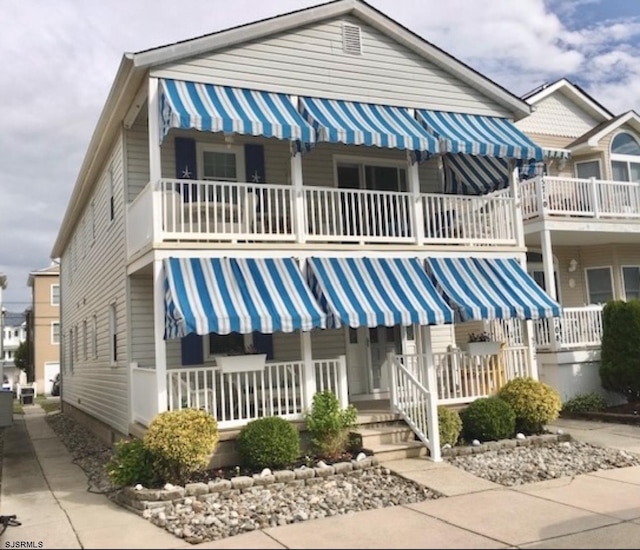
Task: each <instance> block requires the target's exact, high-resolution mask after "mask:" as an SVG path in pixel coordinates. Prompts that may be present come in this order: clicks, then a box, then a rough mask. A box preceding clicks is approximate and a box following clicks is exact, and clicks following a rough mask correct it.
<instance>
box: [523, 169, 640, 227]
mask: <svg viewBox="0 0 640 550" xmlns="http://www.w3.org/2000/svg"><path fill="white" fill-rule="evenodd" d="M521 196H522V217H523V220H524V221H525V223H526V222H527V221H534V220H539V219H573V220H582V221H590V220H610V221H625V222H628V221H637V222H639V223H640V183H637V182H624V181H605V180H596V179H593V178H591V179H577V178H558V177H548V176H545V177H538V178H534V179H531V180H527V181H525V182H523V183H522V184H521Z"/></svg>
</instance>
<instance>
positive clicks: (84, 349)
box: [82, 319, 89, 361]
mask: <svg viewBox="0 0 640 550" xmlns="http://www.w3.org/2000/svg"><path fill="white" fill-rule="evenodd" d="M88 337H89V335H88V334H87V320H86V319H85V320H84V321H82V356H83V357H84V359H85V361H86V359H87V357H88V354H87V346H88V345H89V344H88Z"/></svg>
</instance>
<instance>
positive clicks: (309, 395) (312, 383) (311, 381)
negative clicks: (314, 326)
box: [299, 260, 317, 410]
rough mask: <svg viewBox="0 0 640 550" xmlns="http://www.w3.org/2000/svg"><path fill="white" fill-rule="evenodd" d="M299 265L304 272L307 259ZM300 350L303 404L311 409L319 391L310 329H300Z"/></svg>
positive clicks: (305, 407) (307, 408)
mask: <svg viewBox="0 0 640 550" xmlns="http://www.w3.org/2000/svg"><path fill="white" fill-rule="evenodd" d="M299 265H300V271H302V272H303V273H304V269H305V260H300V264H299ZM300 351H301V357H302V399H303V402H302V406H303V408H304V409H306V410H310V409H311V405H312V404H313V396H314V395H315V394H316V391H317V387H316V373H315V370H314V368H313V350H312V347H311V332H310V331H300Z"/></svg>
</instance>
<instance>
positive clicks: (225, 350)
mask: <svg viewBox="0 0 640 550" xmlns="http://www.w3.org/2000/svg"><path fill="white" fill-rule="evenodd" d="M252 340H253V338H252V335H251V334H247V335H244V334H240V333H239V332H232V333H230V334H215V333H213V332H212V333H211V334H209V358H212V357H213V356H214V355H227V354H232V355H233V354H235V355H242V354H243V353H244V352H245V350H246V349H247V348H248V347H249V346H250V345H251V344H252V343H253V342H252Z"/></svg>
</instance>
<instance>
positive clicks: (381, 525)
mask: <svg viewBox="0 0 640 550" xmlns="http://www.w3.org/2000/svg"><path fill="white" fill-rule="evenodd" d="M25 411H26V414H25V416H24V418H21V417H16V419H15V424H14V426H12V427H11V428H8V429H7V430H6V431H5V446H4V463H3V476H2V488H1V493H0V514H16V515H17V516H18V520H19V521H21V522H22V525H21V526H19V527H9V528H8V529H7V531H6V533H5V534H4V536H2V537H0V541H1V543H0V546H2V547H5V544H6V542H15V543H17V542H21V543H24V542H30V541H31V542H33V543H35V544H37V543H38V542H40V541H42V543H43V545H42V547H43V548H505V547H520V548H638V547H640V467H634V468H621V469H615V470H605V471H599V472H595V473H592V474H587V475H581V476H577V477H575V478H563V479H558V480H551V481H545V482H541V483H534V484H528V485H524V486H521V487H518V488H514V489H508V488H505V487H502V486H500V485H496V484H494V483H490V482H488V481H484V480H482V479H479V478H477V477H475V476H472V475H470V474H468V473H466V472H464V471H462V470H459V469H457V468H454V467H453V466H450V465H449V464H446V463H439V464H433V463H431V462H429V461H428V460H425V459H407V460H398V461H393V462H389V463H387V464H386V466H387V467H389V468H391V469H393V470H394V471H396V472H398V473H400V474H401V475H404V476H406V477H408V478H410V479H413V480H415V481H417V482H419V483H423V484H425V485H427V486H428V487H430V488H432V489H434V490H436V491H439V492H441V493H442V494H444V495H446V498H441V499H438V500H432V501H425V502H421V503H418V504H412V505H407V506H397V507H394V508H382V509H377V510H369V511H366V512H358V513H352V514H347V515H344V516H337V517H332V518H326V519H320V520H312V521H305V522H301V523H296V524H292V525H286V526H283V527H275V528H270V529H265V530H263V531H254V532H251V533H247V534H243V535H238V536H235V537H230V538H227V539H224V540H220V541H216V542H211V543H203V544H199V545H195V546H192V545H189V544H186V543H184V541H181V540H180V539H177V538H175V537H173V536H172V535H169V534H168V533H167V532H165V531H163V530H162V529H160V528H158V527H155V526H154V525H151V523H149V522H147V521H146V520H143V519H141V518H139V517H138V516H136V515H135V514H133V513H131V512H128V511H126V510H123V509H122V508H120V507H118V506H116V505H114V504H113V503H112V502H111V501H109V500H108V499H107V498H106V497H105V496H103V495H96V494H91V493H88V492H87V490H86V489H87V481H86V476H85V474H84V472H83V471H82V470H81V469H80V468H79V467H77V466H75V465H73V464H72V463H71V457H70V455H69V453H68V452H67V450H66V448H65V447H64V445H63V444H62V443H61V442H60V441H59V439H58V438H57V436H56V435H55V433H54V432H53V431H52V430H51V429H50V428H49V426H48V424H47V423H46V421H45V419H44V413H43V412H42V410H41V409H40V407H39V406H37V405H36V406H33V407H25ZM556 427H562V428H563V429H564V430H565V431H566V432H567V433H570V434H571V435H572V436H574V437H575V438H576V439H580V440H583V441H588V442H591V443H594V444H599V445H604V446H608V447H613V448H618V449H625V450H627V451H632V452H638V453H640V428H637V427H633V426H623V425H617V424H604V423H596V422H582V421H576V420H571V421H569V420H567V421H564V420H561V421H558V422H557V423H556ZM15 547H18V546H15ZM23 547H24V546H23Z"/></svg>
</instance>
